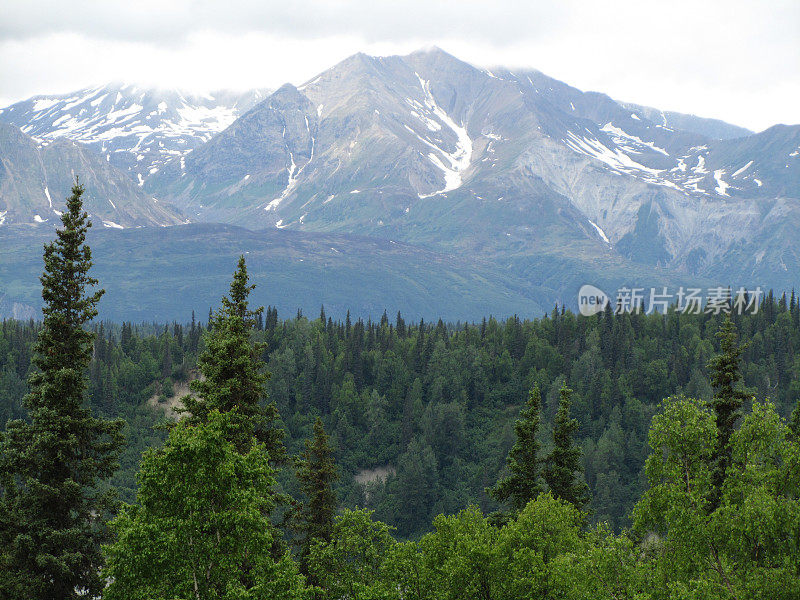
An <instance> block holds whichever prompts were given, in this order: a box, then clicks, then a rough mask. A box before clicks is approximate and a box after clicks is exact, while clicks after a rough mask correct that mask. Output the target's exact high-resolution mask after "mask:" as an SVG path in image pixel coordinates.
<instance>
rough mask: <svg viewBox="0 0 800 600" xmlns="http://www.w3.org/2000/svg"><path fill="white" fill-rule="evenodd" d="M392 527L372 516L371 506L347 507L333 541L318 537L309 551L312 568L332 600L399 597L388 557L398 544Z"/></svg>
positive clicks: (323, 591) (325, 596)
mask: <svg viewBox="0 0 800 600" xmlns="http://www.w3.org/2000/svg"><path fill="white" fill-rule="evenodd" d="M391 529H392V528H391V527H389V526H388V525H386V524H385V523H381V522H380V521H373V520H372V512H371V511H368V510H347V509H345V510H344V511H343V512H342V514H341V515H339V516H337V517H336V519H335V521H334V524H333V532H332V534H331V540H330V541H329V542H322V541H318V542H316V543H315V544H314V545H312V546H311V549H310V552H309V558H308V563H309V571H310V572H311V573H312V574H313V576H314V579H315V581H317V584H318V585H319V587H320V588H321V589H322V596H323V598H326V599H327V598H329V599H331V600H334V599H339V598H349V599H352V600H377V599H379V598H396V597H397V592H396V590H395V589H394V588H395V587H396V586H394V585H392V581H391V578H388V577H387V573H386V561H387V559H388V557H389V555H390V554H391V552H392V549H393V547H394V546H395V545H396V543H397V542H395V540H394V538H392V535H391Z"/></svg>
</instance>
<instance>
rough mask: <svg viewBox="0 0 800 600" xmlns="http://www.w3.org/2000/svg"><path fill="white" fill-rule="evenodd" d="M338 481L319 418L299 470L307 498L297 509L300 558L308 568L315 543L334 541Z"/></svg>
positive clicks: (337, 474) (336, 471) (298, 474)
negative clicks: (332, 536)
mask: <svg viewBox="0 0 800 600" xmlns="http://www.w3.org/2000/svg"><path fill="white" fill-rule="evenodd" d="M338 478H339V473H338V470H337V468H336V463H335V462H334V459H333V451H332V450H331V446H330V439H329V438H328V434H326V433H325V428H324V427H323V425H322V420H320V419H319V418H317V420H316V421H315V422H314V437H313V438H312V439H310V440H308V441H307V442H306V449H305V452H303V454H302V455H301V456H300V459H299V461H298V468H297V479H298V480H299V482H300V489H301V491H302V493H303V495H304V497H305V499H304V500H303V501H302V502H301V504H300V505H299V506H298V507H297V508H296V514H295V516H294V520H295V528H296V529H297V531H298V532H299V534H300V556H301V559H302V564H303V566H304V567H306V568H307V557H308V556H309V553H310V552H311V548H312V547H313V546H314V544H315V543H317V542H329V541H330V540H331V535H332V534H333V517H334V515H335V514H336V507H337V502H336V492H335V491H334V489H333V484H334V483H335V482H336V480H337V479H338ZM312 580H313V579H312Z"/></svg>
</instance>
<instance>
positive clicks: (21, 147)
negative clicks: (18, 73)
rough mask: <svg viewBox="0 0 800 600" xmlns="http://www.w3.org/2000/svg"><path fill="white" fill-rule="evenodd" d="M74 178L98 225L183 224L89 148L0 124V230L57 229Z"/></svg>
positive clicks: (172, 210) (168, 207) (168, 208)
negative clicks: (18, 226)
mask: <svg viewBox="0 0 800 600" xmlns="http://www.w3.org/2000/svg"><path fill="white" fill-rule="evenodd" d="M76 175H77V176H78V177H80V180H81V182H82V183H83V184H84V186H85V188H86V193H85V195H84V200H85V206H86V209H87V211H88V212H89V213H90V214H91V215H92V217H93V218H94V220H95V223H96V224H97V225H103V226H105V227H110V228H117V229H119V228H125V227H138V226H163V225H176V224H178V223H183V222H185V221H186V219H185V218H183V217H182V216H181V215H180V213H179V211H177V210H175V208H174V207H172V206H171V205H169V204H167V203H165V202H159V201H158V200H156V199H154V198H152V197H150V196H148V195H146V194H145V193H144V192H143V191H142V190H141V189H140V188H139V187H138V186H137V185H136V184H135V183H133V181H131V179H130V178H129V177H128V176H127V175H126V174H125V173H123V172H122V171H120V170H119V169H116V168H115V167H113V166H112V165H111V164H110V163H109V162H108V161H106V160H104V159H103V157H101V156H100V155H99V154H97V153H96V152H95V151H93V150H92V149H90V148H87V147H85V146H83V145H81V144H78V143H76V142H73V141H70V140H67V139H64V138H58V139H56V140H54V141H52V142H50V143H43V142H37V141H36V140H34V139H33V138H31V137H30V136H28V135H26V134H24V133H22V131H20V130H19V129H17V128H16V127H14V126H13V125H3V124H0V226H4V227H6V228H8V227H10V226H12V225H15V224H24V225H30V226H39V225H58V224H60V220H59V218H58V217H59V214H60V211H61V210H62V209H63V206H64V202H65V199H66V198H67V196H69V194H70V190H71V188H72V185H73V183H74V181H75V176H76ZM0 292H2V290H0Z"/></svg>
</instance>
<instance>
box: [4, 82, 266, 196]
mask: <svg viewBox="0 0 800 600" xmlns="http://www.w3.org/2000/svg"><path fill="white" fill-rule="evenodd" d="M265 95H266V92H265V91H263V90H250V91H248V92H244V93H232V92H224V91H223V92H215V93H211V94H207V95H197V94H188V93H183V92H180V91H177V90H160V89H152V88H142V87H137V86H134V85H124V84H111V85H106V86H101V87H96V88H88V89H83V90H79V91H77V92H73V93H70V94H64V95H58V96H35V97H33V98H30V99H28V100H25V101H23V102H18V103H16V104H13V105H11V106H8V107H6V108H4V109H1V110H0V123H7V124H10V125H16V126H17V127H19V128H20V129H22V131H23V132H25V133H27V134H28V135H30V136H32V137H34V138H36V139H38V140H42V141H49V140H54V139H56V138H59V137H63V138H67V139H69V140H72V141H75V142H80V143H82V144H85V145H87V146H89V147H91V148H93V149H95V150H96V151H98V152H99V153H101V154H102V155H103V156H104V158H105V160H106V161H108V162H110V163H111V164H112V165H114V166H116V167H118V168H120V169H122V170H123V171H126V172H128V173H129V174H130V175H131V176H132V178H133V179H134V181H137V182H138V183H142V182H143V181H144V178H146V177H147V176H148V175H149V174H151V173H155V172H156V171H157V170H158V169H159V168H160V167H161V166H162V165H163V164H164V163H165V162H166V161H167V160H169V159H170V158H173V157H176V156H182V155H185V154H186V153H188V152H190V151H191V150H194V149H195V148H197V147H198V146H200V145H201V144H202V143H203V142H206V141H208V140H209V139H210V138H211V137H212V136H213V135H214V134H215V133H217V132H219V131H222V130H223V129H225V128H226V127H228V126H229V125H230V124H231V123H233V121H235V120H236V118H237V117H238V116H239V115H241V114H243V113H244V112H246V111H247V110H248V109H249V108H250V107H252V106H253V105H254V104H255V103H256V102H258V101H259V100H260V99H261V98H263V97H264V96H265Z"/></svg>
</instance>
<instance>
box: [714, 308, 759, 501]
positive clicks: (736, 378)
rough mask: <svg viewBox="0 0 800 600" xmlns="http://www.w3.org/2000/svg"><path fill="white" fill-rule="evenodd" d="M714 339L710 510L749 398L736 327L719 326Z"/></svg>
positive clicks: (719, 487) (728, 322)
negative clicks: (714, 427)
mask: <svg viewBox="0 0 800 600" xmlns="http://www.w3.org/2000/svg"><path fill="white" fill-rule="evenodd" d="M717 337H718V338H719V340H720V350H721V352H720V354H718V355H717V356H715V357H714V358H712V359H711V360H710V361H709V363H708V368H709V369H710V370H711V385H712V387H713V388H714V398H713V400H712V401H711V406H712V408H713V409H714V414H715V416H716V424H717V447H716V450H715V452H714V456H713V457H712V459H711V460H712V485H713V489H712V494H711V510H714V509H715V508H716V507H717V506H718V505H719V501H720V498H721V495H722V484H723V483H724V481H725V472H726V471H727V469H728V466H729V465H730V462H731V449H730V439H731V435H732V434H733V431H734V428H735V426H736V422H737V421H738V420H739V417H740V416H741V408H742V404H743V403H744V401H745V400H747V399H748V397H749V396H748V394H747V392H746V391H745V390H744V389H742V387H741V384H740V381H741V373H740V371H739V361H740V360H741V355H742V351H743V350H744V347H742V346H740V345H739V343H738V335H737V332H736V326H735V325H734V324H733V323H732V322H731V321H730V319H726V320H725V321H724V322H723V323H722V326H721V327H720V329H719V331H718V332H717Z"/></svg>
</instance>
